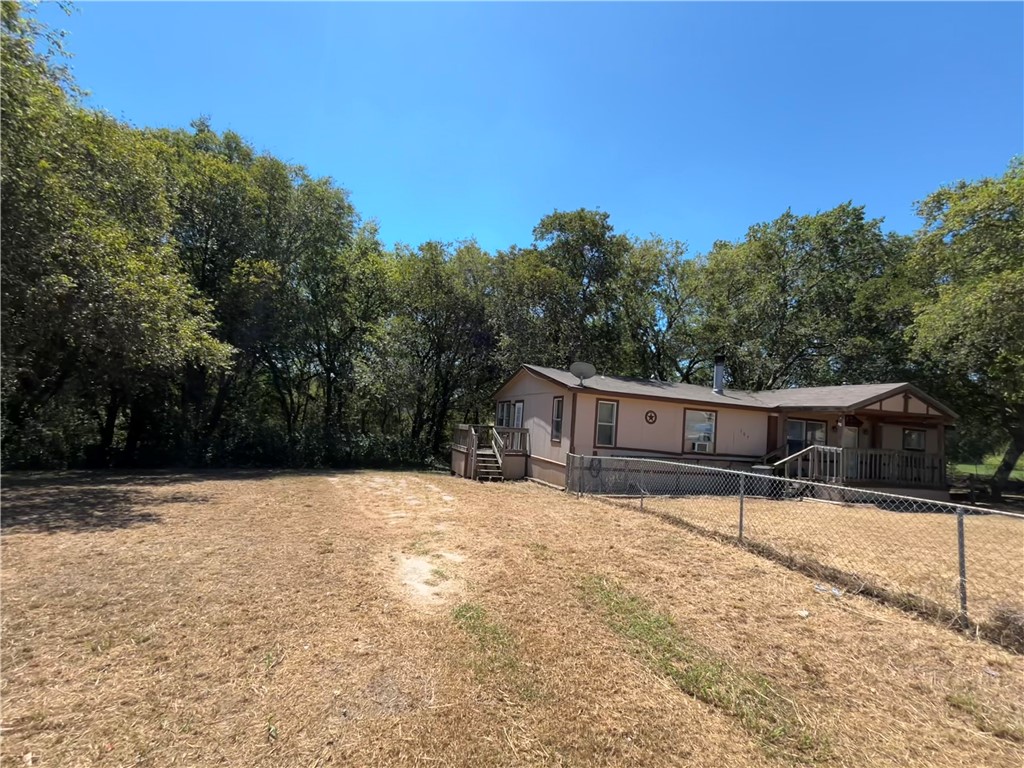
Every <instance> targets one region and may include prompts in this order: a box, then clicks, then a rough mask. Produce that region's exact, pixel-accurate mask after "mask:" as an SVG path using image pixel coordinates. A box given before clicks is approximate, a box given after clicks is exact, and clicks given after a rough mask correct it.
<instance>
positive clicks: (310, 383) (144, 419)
mask: <svg viewBox="0 0 1024 768" xmlns="http://www.w3.org/2000/svg"><path fill="white" fill-rule="evenodd" d="M2 33H3V46H2V84H0V88H2V125H0V141H2V146H0V152H2V159H3V163H2V222H0V248H2V272H3V274H2V277H3V281H2V296H0V298H2V308H0V312H2V315H0V321H2V324H3V335H2V349H0V351H2V358H3V359H2V363H3V372H2V398H3V435H4V440H3V463H4V466H6V467H66V466H111V465H138V464H146V465H159V464H190V465H196V466H203V465H238V464H246V465H248V464H263V465H291V466H326V465H331V466H340V465H346V464H359V463H378V464H379V463H408V462H424V461H429V460H430V459H431V458H433V457H438V456H441V455H443V453H444V451H445V448H446V444H447V440H448V439H449V436H450V434H451V428H452V425H453V424H454V423H455V422H458V421H464V420H473V421H476V420H481V419H486V418H488V417H489V415H490V409H491V403H490V396H491V394H492V393H493V391H494V390H495V389H496V387H497V386H498V385H499V384H500V383H501V381H502V380H503V379H504V378H506V377H507V376H508V375H509V374H510V373H511V372H513V371H514V370H515V369H516V368H517V367H518V366H519V365H520V364H522V363H524V362H530V363H537V364H543V365H552V366H558V367H567V366H568V365H569V364H570V363H571V362H573V361H574V360H581V359H582V360H587V361H589V362H592V363H594V364H595V365H596V366H597V367H598V369H599V370H600V371H602V372H604V373H608V374H619V375H629V376H637V377H642V378H656V379H659V380H663V381H687V382H695V383H705V382H708V381H709V380H710V375H711V365H712V363H711V361H712V360H713V359H714V357H715V355H717V354H725V355H726V356H727V358H728V361H729V384H730V386H734V387H740V388H748V389H765V388H772V387H788V386H813V385H828V384H839V383H862V382H876V381H896V380H908V381H912V382H915V383H918V384H921V385H923V386H924V387H926V388H927V389H930V390H932V391H934V392H936V394H938V395H940V396H944V397H947V398H950V399H951V401H953V402H954V405H955V406H956V407H957V408H958V410H960V411H962V413H963V416H964V422H963V429H962V431H963V432H964V434H965V435H970V436H971V439H969V440H964V441H961V447H960V450H961V451H962V452H971V453H977V452H980V451H987V450H991V449H994V448H996V447H1001V446H1002V445H1005V444H1006V443H1009V445H1010V448H1009V450H1007V452H1006V457H1005V460H1004V462H1003V465H1002V466H1001V467H1000V469H999V472H998V473H997V476H996V478H995V481H996V484H997V486H998V485H999V484H1001V483H1002V482H1004V481H1005V479H1006V477H1007V476H1008V474H1009V472H1010V470H1011V469H1012V467H1013V466H1014V464H1015V463H1016V461H1017V459H1018V457H1019V456H1020V454H1021V453H1022V452H1024V334H1022V333H1021V329H1022V328H1024V299H1022V297H1024V227H1022V223H1021V207H1022V203H1024V164H1022V162H1021V161H1019V160H1017V161H1014V162H1013V163H1012V164H1011V165H1010V168H1009V170H1008V171H1007V172H1006V174H1005V175H1004V176H1002V177H1001V178H993V179H982V180H980V181H975V182H960V183H957V184H954V185H951V186H948V187H943V188H942V189H939V190H937V191H936V192H935V193H933V194H932V195H930V196H929V197H928V198H926V199H925V200H924V201H922V202H921V203H920V204H919V209H918V211H919V214H920V217H921V219H922V227H921V230H920V231H919V232H918V233H917V234H916V235H914V236H912V237H911V236H904V235H897V234H892V233H886V232H885V231H883V222H882V221H881V220H879V219H871V218H869V217H868V216H867V215H866V213H865V211H864V208H863V207H861V206H858V205H855V204H854V203H853V202H849V203H845V204H842V205H839V206H837V207H835V208H833V209H831V210H825V211H820V212H817V213H813V214H799V213H794V212H793V211H785V212H783V213H781V215H779V216H778V217H777V218H775V219H774V220H772V221H767V222H760V223H755V224H753V225H752V226H751V227H750V228H749V230H748V231H747V233H746V235H745V236H744V237H743V238H741V239H739V240H737V241H734V242H727V241H720V242H718V243H716V244H715V245H714V246H713V247H712V248H711V250H710V251H709V252H708V253H705V254H690V253H689V252H688V250H687V247H686V245H685V243H682V242H678V241H674V240H667V239H664V238H661V237H659V236H657V235H652V236H650V237H648V238H646V239H644V238H637V237H633V236H631V235H630V234H629V233H624V232H618V231H616V229H615V227H614V225H613V222H612V217H611V215H610V214H609V213H608V212H605V211H601V210H588V209H577V210H556V211H553V212H552V213H550V214H549V215H547V216H544V217H543V218H542V219H541V220H540V221H539V222H538V223H537V225H536V227H535V228H534V229H533V232H532V241H531V242H530V244H529V245H528V246H525V247H517V246H510V247H509V248H508V249H506V250H502V251H499V252H497V253H494V254H491V253H487V252H485V251H483V250H482V249H481V248H480V247H479V246H478V245H477V244H476V243H475V242H473V241H460V242H452V243H444V242H427V243H421V244H418V245H404V246H399V247H396V248H394V249H391V250H389V249H387V248H385V246H384V245H383V244H382V243H381V242H380V239H379V236H378V229H377V224H376V222H374V221H373V220H364V218H363V217H362V216H361V215H360V213H359V212H357V211H356V210H355V207H354V206H353V204H352V201H351V198H350V196H349V193H348V192H347V191H346V190H345V189H344V188H342V187H341V186H339V184H338V183H337V182H336V181H334V180H333V179H330V178H318V177H316V176H315V175H314V174H312V173H311V172H310V171H309V170H308V169H306V168H304V167H302V166H299V165H295V164H292V163H287V162H284V161H282V160H280V159H279V158H276V157H273V156H272V155H270V154H267V153H260V152H257V151H256V150H254V149H253V147H252V146H251V145H250V144H249V143H248V142H246V141H245V139H243V138H242V137H241V136H239V135H238V134H236V133H233V132H231V131H227V132H224V133H217V132H216V131H214V130H213V129H212V127H211V124H210V121H209V120H208V119H206V118H203V117H200V118H198V119H197V120H195V121H194V122H193V123H192V125H191V126H190V128H189V129H156V130H143V129H139V128H136V127H133V126H131V125H128V124H126V123H124V122H122V121H119V120H116V119H114V118H112V117H111V116H109V115H107V114H105V113H103V112H101V111H97V110H93V109H89V108H87V107H85V106H84V105H83V104H82V103H81V101H80V100H79V97H78V92H77V90H76V87H75V84H74V83H73V81H72V80H71V79H70V77H69V75H68V73H67V71H66V70H65V69H63V68H62V67H61V66H60V47H59V42H60V38H59V35H54V34H52V33H49V32H48V31H47V30H45V29H43V28H42V27H40V26H39V25H38V24H37V23H36V22H35V21H34V19H33V18H32V16H31V14H26V13H24V12H23V11H22V10H21V9H20V8H19V7H18V6H17V5H15V4H12V3H4V4H3V19H2ZM47 41H49V45H47V44H46V43H47Z"/></svg>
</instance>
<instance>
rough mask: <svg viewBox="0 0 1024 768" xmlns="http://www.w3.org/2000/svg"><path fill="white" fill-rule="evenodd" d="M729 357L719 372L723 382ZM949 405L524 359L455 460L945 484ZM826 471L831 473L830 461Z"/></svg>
mask: <svg viewBox="0 0 1024 768" xmlns="http://www.w3.org/2000/svg"><path fill="white" fill-rule="evenodd" d="M722 378H723V376H722V367H721V364H719V366H718V370H717V371H716V382H720V381H721V380H722ZM955 420H956V414H955V413H954V412H953V411H952V410H951V409H950V408H949V407H947V406H945V405H943V404H942V403H940V402H939V401H937V400H935V399H934V398H932V397H930V396H928V395H927V394H925V393H924V392H922V391H921V390H920V389H918V388H916V387H914V386H912V385H910V384H859V385H849V386H836V387H810V388H794V389H780V390H768V391H762V392H744V391H737V390H729V389H725V388H724V387H722V386H721V385H720V384H719V386H717V387H702V386H698V385H694V384H681V383H676V384H673V383H666V382H659V381H645V380H642V379H628V378H620V377H616V376H594V377H592V378H589V379H586V380H585V381H582V382H581V381H580V380H579V379H578V378H577V377H576V376H574V375H573V374H571V373H570V372H568V371H563V370H559V369H556V368H544V367H541V366H536V365H524V366H522V367H521V368H520V369H519V371H517V372H516V373H515V375H513V376H512V377H511V378H510V379H509V380H508V381H506V382H505V384H504V385H503V386H502V387H501V388H500V389H499V390H498V392H497V393H496V394H495V414H494V424H493V425H460V426H459V427H458V428H457V429H456V432H455V439H454V440H453V450H452V470H453V471H454V472H455V473H456V474H459V475H462V476H465V477H473V478H477V479H488V478H495V479H497V478H504V479H520V478H523V477H531V478H535V479H537V480H542V481H544V482H547V483H551V484H553V485H557V486H564V485H565V467H566V457H567V455H568V454H570V453H574V454H580V455H584V456H643V457H648V458H663V459H671V460H675V461H685V462H688V463H694V464H704V465H710V466H718V467H725V468H732V469H750V468H751V467H753V466H755V465H771V466H774V467H776V471H778V472H779V473H780V474H788V473H790V472H792V473H793V474H794V475H800V476H804V477H807V476H810V475H813V476H814V477H815V479H821V480H827V481H831V482H841V483H842V484H844V485H849V486H857V487H871V488H878V489H885V490H895V491H897V492H904V493H905V492H908V491H909V490H911V489H913V490H914V491H915V492H921V491H930V492H931V493H929V494H928V495H935V492H942V491H944V490H945V489H946V488H947V486H946V476H945V465H946V459H945V431H946V429H948V428H950V427H951V426H952V425H953V424H954V422H955ZM823 468H827V476H823V475H822V472H823V471H826V470H823Z"/></svg>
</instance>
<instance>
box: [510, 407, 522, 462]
mask: <svg viewBox="0 0 1024 768" xmlns="http://www.w3.org/2000/svg"><path fill="white" fill-rule="evenodd" d="M512 426H513V427H515V428H516V429H521V428H522V426H523V401H522V400H516V403H515V406H513V409H512ZM512 448H513V449H515V450H517V451H521V450H523V433H522V432H516V433H515V434H514V435H512Z"/></svg>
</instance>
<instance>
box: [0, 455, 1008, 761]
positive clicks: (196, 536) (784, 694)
mask: <svg viewBox="0 0 1024 768" xmlns="http://www.w3.org/2000/svg"><path fill="white" fill-rule="evenodd" d="M3 516H4V520H3V524H4V530H3V536H2V539H0V549H2V557H3V560H2V562H3V569H2V574H0V577H2V587H3V604H2V630H3V631H2V662H3V688H2V695H3V721H2V727H3V734H4V739H3V746H2V749H3V764H4V765H11V766H14V765H18V766H23V765H41V766H44V765H52V766H85V765H89V766H127V765H153V766H164V765H190V766H193V765H195V766H201V765H232V766H250V765H256V766H260V765H281V766H326V765H359V766H362V765H426V764H431V765H467V766H468V765H473V766H476V765H526V764H537V765H580V766H591V765H637V766H662V765H679V764H692V765H707V766H712V765H747V766H770V765H793V764H798V763H815V764H822V765H837V766H865V765H906V764H917V765H933V766H956V765H965V764H972V765H988V766H1019V765H1020V764H1021V762H1022V760H1024V744H1022V743H1021V738H1022V737H1024V730H1022V728H1024V722H1022V712H1021V704H1020V702H1021V701H1022V699H1024V658H1022V657H1020V656H1016V655H1014V654H1011V653H1009V652H1008V651H1006V650H1004V649H1002V648H999V647H997V646H994V645H991V644H989V643H986V642H984V641H977V640H971V639H969V638H966V637H964V636H963V635H961V634H958V633H955V632H953V631H950V630H947V629H944V628H942V627H940V626H936V625H934V624H931V623H929V622H925V621H920V620H917V619H914V618H912V617H911V616H909V615H907V614H905V613H903V612H901V611H899V610H897V609H895V608H892V607H888V606H885V605H882V604H879V603H877V602H875V601H872V600H869V599H866V598H863V597H856V596H844V597H842V598H836V597H834V596H832V595H830V594H825V593H822V592H819V591H818V590H816V589H815V581H814V580H813V579H810V578H808V577H806V576H804V575H802V574H800V573H797V572H794V571H792V570H788V569H786V568H783V567H782V566H780V565H777V564H775V563H773V562H771V561H769V560H765V559H764V558H761V557H758V556H757V555H755V554H753V553H750V552H746V551H743V550H740V549H738V548H736V547H733V546H729V545H727V544H724V543H720V542H717V541H713V540H710V539H708V538H706V537H703V536H699V535H696V534H694V533H691V532H689V531H687V530H684V529H681V528H680V527H679V526H676V525H672V524H671V521H669V520H666V519H663V518H660V517H658V516H655V515H651V514H642V513H640V512H639V511H634V510H629V509H624V508H622V507H617V506H612V505H609V504H605V503H602V502H599V501H594V500H587V499H584V500H581V501H577V500H576V499H575V498H573V497H571V496H567V495H565V494H560V493H557V492H555V491H551V490H548V489H546V488H542V487H539V486H535V485H530V484H523V483H516V484H506V485H481V484H478V483H473V482H470V481H466V480H461V479H456V478H450V477H448V476H439V475H429V474H415V473H381V472H356V473H319V474H318V473H308V474H298V473H270V472H265V473H264V472H260V473H255V472H250V473H242V472H240V473H229V474H222V475H198V474H179V475H175V474H159V475H96V476H89V475H67V476H50V477H47V476H7V477H5V478H4V494H3Z"/></svg>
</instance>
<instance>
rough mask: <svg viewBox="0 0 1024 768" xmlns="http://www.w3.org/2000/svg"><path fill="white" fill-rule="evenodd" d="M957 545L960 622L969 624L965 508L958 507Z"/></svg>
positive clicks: (965, 624)
mask: <svg viewBox="0 0 1024 768" xmlns="http://www.w3.org/2000/svg"><path fill="white" fill-rule="evenodd" d="M956 547H957V555H958V557H959V559H960V584H959V586H960V622H961V623H962V624H963V625H964V626H965V627H966V626H967V556H966V550H965V548H964V508H963V507H957V508H956Z"/></svg>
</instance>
